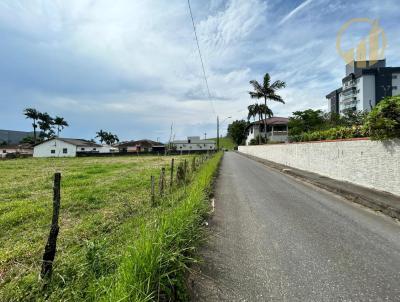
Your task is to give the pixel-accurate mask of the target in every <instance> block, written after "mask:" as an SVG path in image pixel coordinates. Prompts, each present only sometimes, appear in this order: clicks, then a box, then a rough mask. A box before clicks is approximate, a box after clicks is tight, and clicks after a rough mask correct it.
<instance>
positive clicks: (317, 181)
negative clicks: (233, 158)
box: [237, 151, 400, 220]
mask: <svg viewBox="0 0 400 302" xmlns="http://www.w3.org/2000/svg"><path fill="white" fill-rule="evenodd" d="M237 153H238V154H240V155H242V156H244V157H247V158H249V159H251V160H254V161H257V162H259V163H261V164H263V165H265V166H267V167H269V168H272V169H274V170H276V171H278V172H280V173H282V174H286V175H290V176H292V177H294V178H296V179H298V180H300V181H302V182H306V183H309V184H312V185H314V186H317V187H319V188H322V189H324V190H326V191H329V192H332V193H334V194H337V195H339V196H341V197H344V198H345V199H347V200H349V201H352V202H354V203H358V204H361V205H363V206H366V207H368V208H370V209H373V210H375V211H378V212H381V213H383V214H385V215H387V216H390V217H392V218H395V219H399V220H400V197H397V196H395V195H393V194H390V193H387V192H381V191H377V190H373V189H369V188H365V187H361V186H358V185H354V184H351V183H349V182H344V181H339V180H335V179H332V178H329V177H325V176H322V175H320V174H317V173H312V172H308V171H304V170H300V169H296V168H293V167H290V166H286V165H283V164H278V163H275V162H272V161H269V160H265V159H262V158H259V157H255V156H252V155H248V154H244V153H242V152H238V151H237Z"/></svg>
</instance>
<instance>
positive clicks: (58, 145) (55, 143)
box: [33, 138, 112, 157]
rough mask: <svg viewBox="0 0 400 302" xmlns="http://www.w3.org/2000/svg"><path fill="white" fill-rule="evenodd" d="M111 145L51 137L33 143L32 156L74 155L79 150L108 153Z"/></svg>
mask: <svg viewBox="0 0 400 302" xmlns="http://www.w3.org/2000/svg"><path fill="white" fill-rule="evenodd" d="M111 149H112V147H110V146H102V145H99V144H96V143H94V142H91V141H87V140H84V139H75V138H53V139H49V140H47V141H44V142H42V143H39V144H37V145H35V147H34V149H33V157H75V156H76V155H77V153H79V152H85V153H87V152H89V153H110V152H112V150H111Z"/></svg>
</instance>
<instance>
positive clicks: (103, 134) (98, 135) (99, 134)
mask: <svg viewBox="0 0 400 302" xmlns="http://www.w3.org/2000/svg"><path fill="white" fill-rule="evenodd" d="M106 136H107V132H105V131H103V130H101V129H100V131H98V132H96V138H98V139H99V141H100V143H104V142H105V140H106Z"/></svg>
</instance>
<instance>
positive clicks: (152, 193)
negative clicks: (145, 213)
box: [151, 175, 155, 206]
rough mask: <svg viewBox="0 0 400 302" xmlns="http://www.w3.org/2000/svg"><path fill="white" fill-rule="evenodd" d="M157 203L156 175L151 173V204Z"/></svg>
mask: <svg viewBox="0 0 400 302" xmlns="http://www.w3.org/2000/svg"><path fill="white" fill-rule="evenodd" d="M154 204H155V196H154V176H153V175H151V205H152V206H154Z"/></svg>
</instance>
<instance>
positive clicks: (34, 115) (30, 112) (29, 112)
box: [24, 108, 40, 144]
mask: <svg viewBox="0 0 400 302" xmlns="http://www.w3.org/2000/svg"><path fill="white" fill-rule="evenodd" d="M39 114H40V112H38V111H37V110H36V109H34V108H26V109H25V110H24V115H25V116H26V118H30V119H31V120H32V121H33V123H32V127H33V141H34V143H35V144H36V128H37V127H38V125H37V120H38V119H39Z"/></svg>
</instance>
